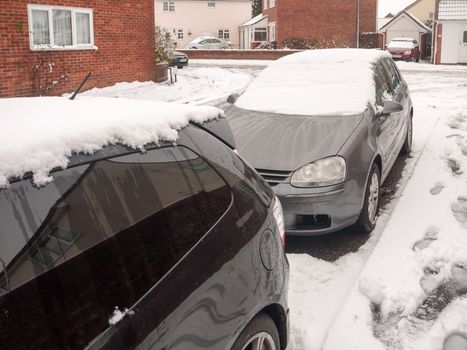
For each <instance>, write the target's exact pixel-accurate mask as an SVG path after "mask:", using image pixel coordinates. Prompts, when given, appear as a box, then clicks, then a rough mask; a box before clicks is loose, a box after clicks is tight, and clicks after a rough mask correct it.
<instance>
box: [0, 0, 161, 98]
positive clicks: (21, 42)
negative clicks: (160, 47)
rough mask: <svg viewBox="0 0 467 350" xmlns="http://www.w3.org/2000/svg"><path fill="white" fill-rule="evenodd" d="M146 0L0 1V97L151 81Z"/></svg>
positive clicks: (149, 0)
mask: <svg viewBox="0 0 467 350" xmlns="http://www.w3.org/2000/svg"><path fill="white" fill-rule="evenodd" d="M154 26H155V24H154V1H153V0H138V1H133V0H119V1H114V0H0V97H11V96H31V95H57V94H60V93H63V92H70V91H73V90H74V89H76V87H77V86H78V85H79V83H80V82H81V81H82V80H83V79H84V77H85V76H86V74H87V73H88V72H91V73H92V76H91V78H90V79H89V81H88V83H87V84H86V88H92V87H103V86H108V85H112V84H115V83H117V82H122V81H135V80H141V81H144V80H153V79H155V78H156V73H155V69H156V67H155V52H154Z"/></svg>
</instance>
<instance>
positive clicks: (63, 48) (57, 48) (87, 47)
mask: <svg viewBox="0 0 467 350" xmlns="http://www.w3.org/2000/svg"><path fill="white" fill-rule="evenodd" d="M30 49H31V51H35V52H38V51H39V52H40V51H80V50H94V51H97V50H98V49H99V48H98V47H97V46H95V45H82V46H51V45H44V46H33V47H31V48H30Z"/></svg>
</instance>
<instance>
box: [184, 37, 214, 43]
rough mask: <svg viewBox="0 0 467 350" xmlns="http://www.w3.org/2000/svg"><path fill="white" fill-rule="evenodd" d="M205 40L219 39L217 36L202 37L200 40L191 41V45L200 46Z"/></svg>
mask: <svg viewBox="0 0 467 350" xmlns="http://www.w3.org/2000/svg"><path fill="white" fill-rule="evenodd" d="M205 39H217V38H216V37H215V36H200V37H199V38H196V39H193V40H192V41H190V44H199V43H200V42H201V41H203V40H205Z"/></svg>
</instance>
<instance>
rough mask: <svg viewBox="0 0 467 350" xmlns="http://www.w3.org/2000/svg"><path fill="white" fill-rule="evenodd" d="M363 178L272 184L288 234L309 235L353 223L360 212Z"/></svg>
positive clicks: (338, 228) (330, 230)
mask: <svg viewBox="0 0 467 350" xmlns="http://www.w3.org/2000/svg"><path fill="white" fill-rule="evenodd" d="M364 182H365V181H364V180H363V179H349V180H347V181H346V182H344V183H341V184H338V185H334V186H328V187H321V188H298V187H293V186H292V185H290V184H287V183H281V184H277V185H275V186H273V190H274V192H275V193H276V195H277V197H278V198H279V200H280V202H281V204H282V209H283V212H284V221H285V231H286V234H288V235H297V236H313V235H321V234H326V233H331V232H335V231H338V230H341V229H343V228H345V227H348V226H351V225H353V224H354V223H355V222H356V221H357V220H358V217H359V215H360V211H361V209H362V205H363V194H364Z"/></svg>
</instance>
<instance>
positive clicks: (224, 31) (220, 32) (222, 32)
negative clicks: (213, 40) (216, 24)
mask: <svg viewBox="0 0 467 350" xmlns="http://www.w3.org/2000/svg"><path fill="white" fill-rule="evenodd" d="M225 34H228V36H227V37H225ZM217 37H218V38H219V39H227V40H230V29H219V30H218V31H217Z"/></svg>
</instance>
